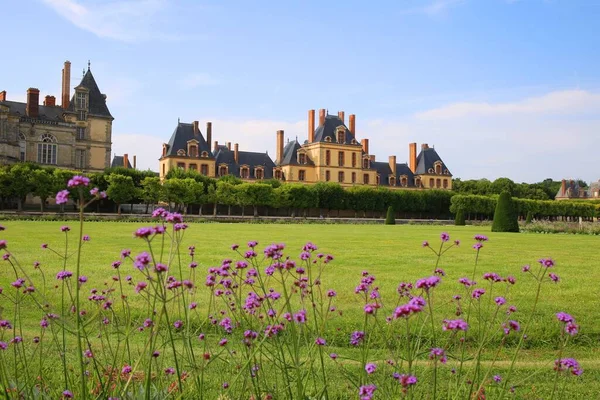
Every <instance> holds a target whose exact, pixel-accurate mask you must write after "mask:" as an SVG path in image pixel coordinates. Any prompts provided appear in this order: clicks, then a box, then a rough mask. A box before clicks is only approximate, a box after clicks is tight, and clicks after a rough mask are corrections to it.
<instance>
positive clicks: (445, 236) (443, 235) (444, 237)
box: [440, 232, 450, 242]
mask: <svg viewBox="0 0 600 400" xmlns="http://www.w3.org/2000/svg"><path fill="white" fill-rule="evenodd" d="M440 239H441V240H442V242H447V241H448V240H450V235H449V234H448V232H442V233H441V234H440Z"/></svg>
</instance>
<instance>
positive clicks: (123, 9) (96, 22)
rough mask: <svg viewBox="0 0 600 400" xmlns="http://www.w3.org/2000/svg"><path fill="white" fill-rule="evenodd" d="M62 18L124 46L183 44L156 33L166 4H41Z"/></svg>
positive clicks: (57, 0)
mask: <svg viewBox="0 0 600 400" xmlns="http://www.w3.org/2000/svg"><path fill="white" fill-rule="evenodd" d="M42 2H43V3H45V4H46V5H48V6H49V7H50V8H52V9H54V11H56V12H57V13H58V14H59V15H60V16H62V17H63V18H65V19H66V20H68V21H69V22H71V23H72V24H73V25H75V26H77V27H78V28H80V29H83V30H86V31H89V32H91V33H93V34H95V35H96V36H98V37H100V38H109V39H115V40H119V41H124V42H137V41H140V40H149V39H159V40H180V39H182V38H183V37H182V36H180V35H175V34H169V33H166V32H157V31H156V30H155V28H154V26H155V25H156V20H157V19H158V18H159V17H160V16H161V14H162V13H163V12H164V10H165V9H166V7H167V6H168V2H167V1H165V0H128V1H114V0H111V1H95V2H89V1H88V2H85V4H84V1H82V0H42Z"/></svg>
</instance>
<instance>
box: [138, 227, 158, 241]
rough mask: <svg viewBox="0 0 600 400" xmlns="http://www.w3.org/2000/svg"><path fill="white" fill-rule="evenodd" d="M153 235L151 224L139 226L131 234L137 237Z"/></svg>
mask: <svg viewBox="0 0 600 400" xmlns="http://www.w3.org/2000/svg"><path fill="white" fill-rule="evenodd" d="M152 235H154V228H152V227H151V226H145V227H143V228H139V229H138V230H136V231H135V232H134V233H133V236H135V237H138V238H144V239H146V238H148V237H149V236H152Z"/></svg>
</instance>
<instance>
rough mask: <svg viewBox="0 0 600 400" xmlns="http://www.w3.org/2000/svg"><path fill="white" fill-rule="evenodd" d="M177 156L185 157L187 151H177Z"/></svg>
mask: <svg viewBox="0 0 600 400" xmlns="http://www.w3.org/2000/svg"><path fill="white" fill-rule="evenodd" d="M177 155H178V156H185V150H183V149H179V150H177Z"/></svg>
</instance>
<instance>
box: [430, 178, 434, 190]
mask: <svg viewBox="0 0 600 400" xmlns="http://www.w3.org/2000/svg"><path fill="white" fill-rule="evenodd" d="M434 184H435V182H434V181H433V178H429V187H430V188H432V187H433V185H434Z"/></svg>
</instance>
